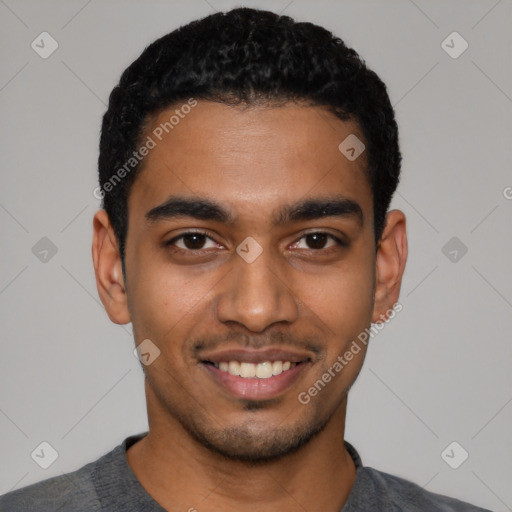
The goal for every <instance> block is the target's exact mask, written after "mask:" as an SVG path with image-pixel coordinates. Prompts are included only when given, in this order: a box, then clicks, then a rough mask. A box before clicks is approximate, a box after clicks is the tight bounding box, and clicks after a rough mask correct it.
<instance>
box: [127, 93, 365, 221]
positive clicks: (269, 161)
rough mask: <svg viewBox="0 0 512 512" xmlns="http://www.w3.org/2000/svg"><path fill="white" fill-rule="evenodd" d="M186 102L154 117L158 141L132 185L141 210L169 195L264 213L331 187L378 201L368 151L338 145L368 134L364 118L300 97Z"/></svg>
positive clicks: (133, 202) (152, 134) (133, 205)
mask: <svg viewBox="0 0 512 512" xmlns="http://www.w3.org/2000/svg"><path fill="white" fill-rule="evenodd" d="M183 105H186V103H184V104H183ZM183 105H180V104H176V105H173V106H172V107H170V108H167V109H165V110H164V111H162V112H160V113H159V114H158V115H156V116H154V117H153V118H152V119H151V122H150V123H148V125H147V126H148V128H147V130H146V133H145V134H144V136H143V140H144V141H148V140H149V139H151V141H152V143H151V144H149V145H151V146H153V147H152V149H150V151H149V152H148V154H147V155H146V156H145V157H144V160H143V162H142V166H141V171H140V173H139V176H138V177H137V179H136V180H135V183H134V184H133V186H132V190H131V192H130V198H129V211H131V210H132V209H135V210H137V211H138V214H137V215H139V214H142V213H143V212H142V209H144V208H145V209H146V210H148V209H150V208H151V207H154V206H155V205H157V204H159V203H161V202H163V201H165V200H166V198H167V197H169V196H170V195H186V196H190V197H202V198H211V199H213V200H215V201H216V202H222V203H225V204H227V205H229V206H230V207H231V208H232V209H235V210H237V209H239V210H240V211H242V210H245V211H251V209H252V212H253V214H254V215H259V216H261V215H263V212H269V214H270V213H271V212H272V211H274V210H275V207H276V206H278V205H279V204H282V203H288V202H293V201H297V200H298V199H300V198H301V197H304V196H313V197H314V196H315V195H326V194H341V195H343V196H345V197H348V198H351V199H354V200H356V199H357V201H358V202H359V204H361V206H362V207H363V210H365V209H368V208H371V189H370V185H369V180H368V178H367V176H366V173H365V166H366V158H365V156H366V155H365V153H364V152H363V153H362V154H361V156H359V157H358V158H357V159H356V160H353V161H351V160H349V159H348V158H347V157H346V156H345V155H344V154H343V153H342V152H341V151H340V150H339V148H338V147H339V145H340V144H341V143H342V142H343V141H344V140H345V139H346V138H347V137H349V136H352V137H353V136H354V135H355V136H356V137H358V138H359V139H361V140H362V139H363V136H362V134H361V132H360V129H359V127H358V125H357V123H355V122H353V121H349V122H346V121H341V120H339V119H338V118H337V117H336V116H334V115H333V114H331V113H329V112H328V111H327V110H326V109H324V108H322V107H311V106H302V105H297V104H286V105H284V106H279V107H270V106H263V107H262V106H258V107H232V106H227V105H223V104H219V103H214V102H208V101H198V102H197V104H196V105H195V106H193V107H189V108H182V107H183ZM148 138H149V139H148ZM144 213H145V212H144Z"/></svg>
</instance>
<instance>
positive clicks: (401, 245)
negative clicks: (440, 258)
mask: <svg viewBox="0 0 512 512" xmlns="http://www.w3.org/2000/svg"><path fill="white" fill-rule="evenodd" d="M406 261H407V233H406V220H405V215H404V213H403V212H402V211H400V210H391V211H390V212H388V214H387V215H386V226H385V228H384V231H383V233H382V237H381V239H380V241H379V243H378V248H377V255H376V263H375V264H376V269H375V295H374V307H373V316H372V322H383V321H385V320H387V317H388V315H389V314H390V312H391V310H392V309H393V305H394V304H395V303H396V302H398V298H399V296H400V287H401V284H402V277H403V273H404V270H405V263H406Z"/></svg>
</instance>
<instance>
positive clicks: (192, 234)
mask: <svg viewBox="0 0 512 512" xmlns="http://www.w3.org/2000/svg"><path fill="white" fill-rule="evenodd" d="M208 241H210V242H211V244H212V245H210V246H205V244H206V243H207V242H208ZM165 245H171V246H175V247H176V248H178V249H180V250H182V251H186V252H190V251H200V250H202V249H211V248H215V247H216V246H217V245H218V244H217V243H216V242H215V240H213V239H212V238H211V237H209V236H208V234H207V233H203V232H200V231H189V232H187V233H182V234H181V235H179V236H176V237H174V238H172V239H171V240H169V241H168V242H167V243H166V244H165Z"/></svg>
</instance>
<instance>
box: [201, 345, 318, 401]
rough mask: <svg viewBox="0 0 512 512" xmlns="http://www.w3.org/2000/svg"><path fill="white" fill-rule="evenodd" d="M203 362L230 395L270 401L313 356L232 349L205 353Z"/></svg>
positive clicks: (288, 352) (299, 372)
mask: <svg viewBox="0 0 512 512" xmlns="http://www.w3.org/2000/svg"><path fill="white" fill-rule="evenodd" d="M200 364H201V365H202V366H203V367H204V368H205V369H206V370H207V372H208V375H209V376H211V377H212V378H213V380H214V381H215V382H216V384H217V385H219V386H220V387H221V388H222V389H223V390H224V391H227V392H228V394H229V395H231V396H234V397H236V398H243V399H245V400H269V399H272V398H277V397H278V396H280V395H283V394H284V393H285V392H286V391H287V390H289V389H290V388H291V387H292V385H293V384H294V383H295V382H296V381H297V379H298V378H299V376H300V375H301V374H302V373H303V372H304V371H305V370H306V368H307V367H309V366H310V365H311V364H312V357H311V355H310V354H307V353H297V352H290V351H283V350H276V349H266V350H230V351H222V352H216V353H214V354H209V355H204V356H203V357H202V358H201V360H200Z"/></svg>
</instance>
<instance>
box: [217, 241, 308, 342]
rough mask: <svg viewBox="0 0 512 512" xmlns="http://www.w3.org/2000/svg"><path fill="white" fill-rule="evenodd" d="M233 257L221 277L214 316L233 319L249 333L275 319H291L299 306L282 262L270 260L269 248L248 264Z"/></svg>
mask: <svg viewBox="0 0 512 512" xmlns="http://www.w3.org/2000/svg"><path fill="white" fill-rule="evenodd" d="M234 258H235V262H234V263H233V265H234V268H233V269H232V271H231V272H228V274H227V275H226V277H225V279H224V280H223V283H222V288H221V290H220V293H219V295H218V297H217V300H216V315H217V319H218V320H219V321H220V322H223V323H226V322H236V323H238V324H241V325H243V326H244V327H245V328H246V329H248V330H250V331H252V332H262V331H264V330H265V329H266V328H268V327H269V326H270V325H272V324H275V323H278V322H286V323H292V322H294V321H295V320H296V319H297V316H298V311H299V309H298V304H297V299H296V298H295V296H294V294H293V291H292V289H291V286H290V283H289V274H288V273H287V272H286V271H285V270H283V266H284V263H283V262H280V263H277V262H276V261H272V256H271V254H270V251H265V250H264V251H263V252H262V254H261V255H260V256H259V257H258V258H257V259H256V260H255V261H252V262H251V263H248V262H247V261H245V260H244V259H243V258H241V257H239V256H238V255H234ZM287 277H288V279H287Z"/></svg>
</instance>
